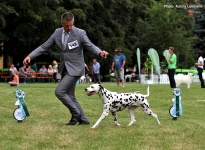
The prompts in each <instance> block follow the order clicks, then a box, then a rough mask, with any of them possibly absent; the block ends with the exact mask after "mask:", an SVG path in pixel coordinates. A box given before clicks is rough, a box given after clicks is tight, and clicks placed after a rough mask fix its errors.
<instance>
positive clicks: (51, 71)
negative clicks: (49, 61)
mask: <svg viewBox="0 0 205 150" xmlns="http://www.w3.org/2000/svg"><path fill="white" fill-rule="evenodd" d="M48 76H53V67H52V66H51V65H49V66H48Z"/></svg>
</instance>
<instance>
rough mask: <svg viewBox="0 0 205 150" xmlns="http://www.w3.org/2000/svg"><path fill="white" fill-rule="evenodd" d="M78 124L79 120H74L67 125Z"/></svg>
mask: <svg viewBox="0 0 205 150" xmlns="http://www.w3.org/2000/svg"><path fill="white" fill-rule="evenodd" d="M77 122H78V121H77V120H74V119H72V120H70V121H69V122H68V123H67V124H66V125H75V124H76V123H77Z"/></svg>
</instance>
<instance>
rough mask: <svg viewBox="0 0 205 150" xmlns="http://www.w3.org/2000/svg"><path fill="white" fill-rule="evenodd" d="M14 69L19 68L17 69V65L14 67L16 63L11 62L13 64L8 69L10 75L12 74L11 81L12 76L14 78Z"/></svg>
mask: <svg viewBox="0 0 205 150" xmlns="http://www.w3.org/2000/svg"><path fill="white" fill-rule="evenodd" d="M13 71H18V70H17V69H16V67H14V64H11V66H10V67H9V69H8V76H11V79H10V81H11V80H12V78H13V75H12V72H13Z"/></svg>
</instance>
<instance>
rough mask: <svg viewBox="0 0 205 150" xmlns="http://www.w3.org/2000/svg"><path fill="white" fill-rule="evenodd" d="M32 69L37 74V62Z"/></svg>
mask: <svg viewBox="0 0 205 150" xmlns="http://www.w3.org/2000/svg"><path fill="white" fill-rule="evenodd" d="M31 68H32V69H33V70H34V71H35V72H37V70H38V69H37V65H36V62H34V63H33V65H32V66H31Z"/></svg>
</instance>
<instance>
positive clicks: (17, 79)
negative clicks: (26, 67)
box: [9, 71, 19, 86]
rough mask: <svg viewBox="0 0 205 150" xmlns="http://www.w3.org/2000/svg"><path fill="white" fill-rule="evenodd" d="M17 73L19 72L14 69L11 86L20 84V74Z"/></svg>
mask: <svg viewBox="0 0 205 150" xmlns="http://www.w3.org/2000/svg"><path fill="white" fill-rule="evenodd" d="M17 74H18V71H12V75H13V80H12V81H10V82H9V85H10V86H18V85H19V76H18V75H17Z"/></svg>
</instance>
